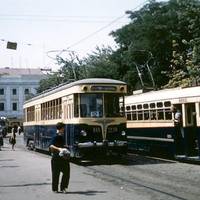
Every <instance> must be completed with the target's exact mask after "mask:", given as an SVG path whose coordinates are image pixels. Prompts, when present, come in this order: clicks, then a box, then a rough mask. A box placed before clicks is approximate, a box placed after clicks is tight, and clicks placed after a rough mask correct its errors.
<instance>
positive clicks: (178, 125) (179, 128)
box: [172, 107, 185, 155]
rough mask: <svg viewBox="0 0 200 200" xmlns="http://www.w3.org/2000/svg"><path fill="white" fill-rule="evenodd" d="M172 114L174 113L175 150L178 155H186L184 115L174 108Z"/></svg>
mask: <svg viewBox="0 0 200 200" xmlns="http://www.w3.org/2000/svg"><path fill="white" fill-rule="evenodd" d="M172 112H173V113H174V128H175V137H174V143H175V149H176V155H180V154H184V153H185V152H184V131H183V125H182V114H181V112H180V110H178V109H177V108H176V107H173V110H172Z"/></svg>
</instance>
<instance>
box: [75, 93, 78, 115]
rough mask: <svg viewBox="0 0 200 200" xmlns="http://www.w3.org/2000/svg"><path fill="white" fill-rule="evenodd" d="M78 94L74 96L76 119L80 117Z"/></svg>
mask: <svg viewBox="0 0 200 200" xmlns="http://www.w3.org/2000/svg"><path fill="white" fill-rule="evenodd" d="M78 98H79V95H78V94H74V117H75V118H76V117H79V103H78Z"/></svg>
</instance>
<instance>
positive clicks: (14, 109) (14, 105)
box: [12, 103, 17, 111]
mask: <svg viewBox="0 0 200 200" xmlns="http://www.w3.org/2000/svg"><path fill="white" fill-rule="evenodd" d="M12 110H13V111H16V110H17V103H13V104H12Z"/></svg>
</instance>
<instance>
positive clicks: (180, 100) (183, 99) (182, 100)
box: [179, 98, 187, 103]
mask: <svg viewBox="0 0 200 200" xmlns="http://www.w3.org/2000/svg"><path fill="white" fill-rule="evenodd" d="M186 102H187V99H186V98H180V99H179V103H186Z"/></svg>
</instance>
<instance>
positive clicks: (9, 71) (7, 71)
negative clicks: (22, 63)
mask: <svg viewBox="0 0 200 200" xmlns="http://www.w3.org/2000/svg"><path fill="white" fill-rule="evenodd" d="M0 75H44V73H43V71H42V70H41V69H39V68H9V67H5V68H0Z"/></svg>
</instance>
